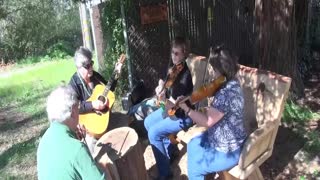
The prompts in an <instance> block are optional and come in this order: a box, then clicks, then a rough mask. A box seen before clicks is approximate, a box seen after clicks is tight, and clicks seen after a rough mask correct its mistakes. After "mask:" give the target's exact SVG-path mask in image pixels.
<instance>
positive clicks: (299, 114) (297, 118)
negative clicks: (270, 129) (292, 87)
mask: <svg viewBox="0 0 320 180" xmlns="http://www.w3.org/2000/svg"><path fill="white" fill-rule="evenodd" d="M314 119H320V114H319V113H315V112H312V111H311V110H310V109H309V108H306V107H301V106H299V105H297V104H295V103H294V102H293V101H288V102H287V103H286V104H285V108H284V111H283V117H282V121H284V122H286V123H292V122H296V123H299V124H304V123H306V122H308V121H311V120H314Z"/></svg>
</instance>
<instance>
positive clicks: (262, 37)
mask: <svg viewBox="0 0 320 180" xmlns="http://www.w3.org/2000/svg"><path fill="white" fill-rule="evenodd" d="M255 18H256V35H257V36H256V37H257V38H256V39H257V42H256V45H257V46H256V48H257V54H256V59H257V61H258V64H259V68H261V69H265V70H270V71H273V72H276V73H279V74H282V75H285V76H289V77H291V78H292V85H291V91H292V92H293V93H294V94H295V95H297V96H298V97H301V96H303V94H304V93H303V90H304V85H303V81H302V78H301V75H300V73H299V71H298V64H297V63H298V62H297V61H298V59H297V40H296V38H297V31H296V21H295V1H292V0H281V1H279V0H256V4H255Z"/></svg>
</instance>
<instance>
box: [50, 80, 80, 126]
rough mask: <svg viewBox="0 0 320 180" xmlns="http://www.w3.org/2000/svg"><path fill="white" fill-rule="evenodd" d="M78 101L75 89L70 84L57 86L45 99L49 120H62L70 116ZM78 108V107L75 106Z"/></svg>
mask: <svg viewBox="0 0 320 180" xmlns="http://www.w3.org/2000/svg"><path fill="white" fill-rule="evenodd" d="M77 103H78V99H77V96H76V93H75V91H74V90H73V89H72V87H71V86H70V85H68V86H65V85H62V86H59V87H58V88H57V89H55V90H53V91H52V92H51V93H50V95H49V97H48V99H47V113H48V119H49V121H50V122H53V121H57V122H60V123H61V122H64V121H65V120H67V119H70V118H71V113H72V110H73V109H72V108H74V106H75V105H76V104H77ZM76 108H78V107H76Z"/></svg>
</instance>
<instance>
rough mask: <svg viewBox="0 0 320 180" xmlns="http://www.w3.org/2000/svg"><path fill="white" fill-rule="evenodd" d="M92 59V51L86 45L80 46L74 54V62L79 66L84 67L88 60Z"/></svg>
mask: <svg viewBox="0 0 320 180" xmlns="http://www.w3.org/2000/svg"><path fill="white" fill-rule="evenodd" d="M91 59H92V52H91V51H90V50H89V49H88V48H85V47H82V46H81V47H80V48H79V49H77V51H76V52H75V54H74V63H75V64H76V67H77V68H80V67H82V66H83V65H84V64H86V62H88V61H91Z"/></svg>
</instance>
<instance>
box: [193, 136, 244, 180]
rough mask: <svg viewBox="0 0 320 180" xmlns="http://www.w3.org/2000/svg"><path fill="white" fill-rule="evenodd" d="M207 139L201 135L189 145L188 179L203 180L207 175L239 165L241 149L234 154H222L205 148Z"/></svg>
mask: <svg viewBox="0 0 320 180" xmlns="http://www.w3.org/2000/svg"><path fill="white" fill-rule="evenodd" d="M203 141H206V138H204V135H203V134H201V135H199V136H196V137H194V138H192V139H191V141H190V142H189V143H188V145H187V156H188V177H189V179H190V180H200V179H201V180H203V179H204V178H205V175H207V174H210V173H213V172H219V171H223V170H227V169H230V168H232V167H233V166H235V165H237V164H238V161H239V157H240V153H241V148H239V149H237V150H235V151H233V152H228V153H224V152H220V151H217V150H216V149H214V148H212V147H210V146H205V145H204V144H205V143H206V142H203Z"/></svg>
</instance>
